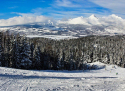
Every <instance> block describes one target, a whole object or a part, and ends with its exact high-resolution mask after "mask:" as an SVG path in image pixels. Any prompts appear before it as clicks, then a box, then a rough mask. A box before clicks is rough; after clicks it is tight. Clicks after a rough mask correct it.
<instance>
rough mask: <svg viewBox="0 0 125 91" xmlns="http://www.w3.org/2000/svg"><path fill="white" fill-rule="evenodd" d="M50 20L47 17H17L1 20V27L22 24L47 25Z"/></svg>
mask: <svg viewBox="0 0 125 91" xmlns="http://www.w3.org/2000/svg"><path fill="white" fill-rule="evenodd" d="M49 20H50V18H48V17H45V16H42V15H40V16H25V15H24V16H18V17H17V16H16V17H13V18H9V19H6V20H5V19H1V20H0V26H11V25H20V24H28V23H36V22H43V23H47V22H48V21H49Z"/></svg>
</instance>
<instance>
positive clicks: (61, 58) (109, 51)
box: [0, 32, 125, 70]
mask: <svg viewBox="0 0 125 91" xmlns="http://www.w3.org/2000/svg"><path fill="white" fill-rule="evenodd" d="M95 61H100V62H103V63H106V64H116V65H118V66H121V67H125V64H124V63H125V36H124V35H116V36H86V37H82V38H78V39H65V40H52V39H47V38H27V37H25V36H20V35H19V34H18V35H13V34H9V32H6V33H5V32H4V33H3V32H1V33H0V65H1V66H3V67H12V68H21V69H38V70H48V69H49V70H83V69H87V66H86V63H91V62H95Z"/></svg>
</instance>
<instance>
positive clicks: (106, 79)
mask: <svg viewBox="0 0 125 91" xmlns="http://www.w3.org/2000/svg"><path fill="white" fill-rule="evenodd" d="M93 64H94V65H96V66H98V67H102V66H105V68H101V69H96V70H85V71H82V70H81V71H53V70H40V71H37V70H19V69H12V68H6V67H0V91H125V77H124V75H125V69H124V68H120V67H118V66H116V65H106V64H103V63H100V62H95V63H93ZM93 64H90V65H93Z"/></svg>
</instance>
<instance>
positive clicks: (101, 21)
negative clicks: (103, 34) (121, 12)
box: [57, 14, 125, 28]
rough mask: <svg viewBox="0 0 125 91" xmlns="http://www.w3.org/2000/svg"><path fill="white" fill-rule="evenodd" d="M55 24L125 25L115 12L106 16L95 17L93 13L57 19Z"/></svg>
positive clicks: (124, 21)
mask: <svg viewBox="0 0 125 91" xmlns="http://www.w3.org/2000/svg"><path fill="white" fill-rule="evenodd" d="M57 24H74V25H75V24H82V25H88V26H93V25H99V26H116V27H121V28H122V27H123V26H125V20H124V19H122V18H121V17H118V16H116V15H115V14H112V15H109V16H107V17H99V18H97V17H96V16H95V15H91V16H90V17H88V18H86V17H82V16H81V17H77V18H72V19H68V20H66V21H61V20H59V21H58V23H57Z"/></svg>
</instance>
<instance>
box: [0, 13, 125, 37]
mask: <svg viewBox="0 0 125 91" xmlns="http://www.w3.org/2000/svg"><path fill="white" fill-rule="evenodd" d="M0 26H1V25H0ZM124 26H125V19H122V18H121V17H118V16H116V15H114V14H112V15H109V16H107V17H96V16H95V15H91V16H90V17H88V18H85V17H83V16H81V17H77V18H72V19H67V20H57V21H55V20H52V19H48V20H46V22H35V23H34V22H32V23H26V24H18V23H17V25H8V26H1V27H0V31H9V32H11V33H20V34H26V35H38V36H43V35H62V36H75V37H76V36H77V37H81V36H87V35H116V34H117V35H119V34H120V35H121V34H125V27H124Z"/></svg>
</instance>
